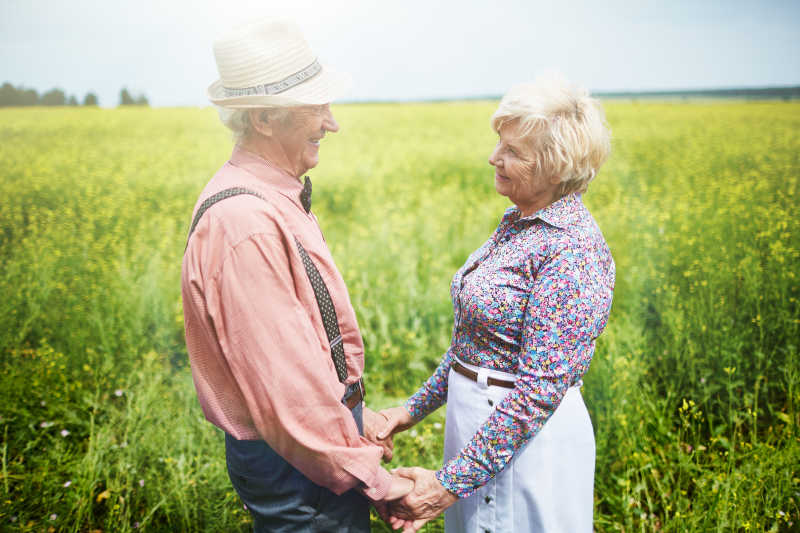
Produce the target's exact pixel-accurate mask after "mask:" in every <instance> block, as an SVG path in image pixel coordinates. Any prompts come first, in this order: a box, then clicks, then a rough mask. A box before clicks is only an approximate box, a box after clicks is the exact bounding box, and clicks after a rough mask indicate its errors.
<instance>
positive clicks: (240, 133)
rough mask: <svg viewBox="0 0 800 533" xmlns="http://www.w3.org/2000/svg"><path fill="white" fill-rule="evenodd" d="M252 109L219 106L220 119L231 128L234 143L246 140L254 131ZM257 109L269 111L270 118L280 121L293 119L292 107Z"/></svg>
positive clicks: (285, 121)
mask: <svg viewBox="0 0 800 533" xmlns="http://www.w3.org/2000/svg"><path fill="white" fill-rule="evenodd" d="M252 109H253V108H247V109H231V108H228V107H221V106H217V113H218V114H219V119H220V120H221V121H222V123H223V124H225V126H226V127H227V128H228V129H229V130H231V133H232V135H233V142H234V143H237V144H238V143H240V142H242V141H244V140H245V139H247V136H248V135H250V133H251V132H252V128H253V126H252V124H250V113H249V112H250V111H251V110H252ZM257 109H260V110H262V111H265V112H267V113H268V116H269V120H277V121H278V122H283V123H287V122H289V121H290V120H291V116H292V108H291V107H263V108H257Z"/></svg>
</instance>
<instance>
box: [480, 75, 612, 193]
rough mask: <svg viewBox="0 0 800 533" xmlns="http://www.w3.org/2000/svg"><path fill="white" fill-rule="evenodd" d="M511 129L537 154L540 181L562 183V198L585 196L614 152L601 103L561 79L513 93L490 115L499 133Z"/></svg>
mask: <svg viewBox="0 0 800 533" xmlns="http://www.w3.org/2000/svg"><path fill="white" fill-rule="evenodd" d="M508 123H516V124H518V126H519V128H520V129H519V133H520V135H522V136H523V138H525V139H526V140H528V142H529V144H530V146H531V147H532V148H533V150H532V156H533V165H532V166H533V168H534V172H535V173H536V175H538V176H544V177H558V178H560V180H561V185H560V187H559V191H558V194H559V197H563V196H566V195H567V194H570V193H573V192H579V193H582V192H585V191H586V189H587V187H588V186H589V182H590V181H592V179H594V177H595V176H596V175H597V172H598V171H599V170H600V167H601V166H602V164H603V163H604V162H605V160H606V159H607V158H608V154H609V152H610V151H611V132H610V130H609V128H608V125H607V124H606V119H605V113H604V112H603V107H602V106H601V105H600V102H599V101H598V100H596V99H594V98H591V97H590V96H589V92H588V91H587V90H586V89H584V88H581V87H576V86H574V85H571V84H570V83H569V82H567V81H566V79H564V78H563V77H562V76H560V75H554V74H551V75H548V76H544V77H540V78H537V79H536V80H535V81H534V82H533V83H523V84H520V85H515V86H514V87H512V88H511V90H509V91H508V93H506V95H505V96H504V97H503V99H502V100H501V101H500V106H499V107H498V108H497V111H495V112H494V114H493V115H492V128H494V130H495V131H496V132H498V133H499V132H500V129H501V128H502V127H503V125H504V124H508Z"/></svg>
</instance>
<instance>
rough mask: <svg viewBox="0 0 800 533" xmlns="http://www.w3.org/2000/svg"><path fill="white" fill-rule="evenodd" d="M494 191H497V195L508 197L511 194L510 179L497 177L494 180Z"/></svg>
mask: <svg viewBox="0 0 800 533" xmlns="http://www.w3.org/2000/svg"><path fill="white" fill-rule="evenodd" d="M494 190H496V191H497V194H500V195H502V196H508V195H509V193H510V192H511V182H510V180H509V179H508V178H501V177H500V176H495V178H494Z"/></svg>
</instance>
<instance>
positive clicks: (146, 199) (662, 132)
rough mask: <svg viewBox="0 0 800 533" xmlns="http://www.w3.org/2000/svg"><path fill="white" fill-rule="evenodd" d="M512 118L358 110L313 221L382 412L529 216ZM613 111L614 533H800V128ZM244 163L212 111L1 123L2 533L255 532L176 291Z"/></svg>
mask: <svg viewBox="0 0 800 533" xmlns="http://www.w3.org/2000/svg"><path fill="white" fill-rule="evenodd" d="M493 108H494V104H493V103H490V102H487V103H463V104H402V105H400V104H396V105H345V106H337V107H335V108H334V112H335V113H336V116H337V118H338V119H339V122H340V124H341V126H342V131H341V132H340V133H337V134H336V135H332V136H330V137H328V138H326V140H325V143H324V145H323V147H322V149H321V164H320V166H319V167H318V168H317V169H314V170H313V171H312V172H311V176H312V177H313V178H314V186H315V197H314V210H315V212H316V213H317V215H318V216H319V218H320V220H321V223H322V228H323V231H324V232H325V235H326V238H327V240H328V242H329V243H330V246H331V249H332V251H333V254H334V257H335V259H336V261H337V264H338V266H339V269H340V270H341V272H342V273H343V275H344V277H345V280H346V281H347V284H348V287H349V289H350V295H351V298H352V301H353V305H354V307H355V308H356V311H357V313H358V318H359V323H360V325H361V329H362V334H363V336H364V340H365V345H366V349H367V366H366V379H367V382H368V386H369V390H370V396H369V398H368V403H369V404H371V405H372V406H373V407H376V408H380V407H387V406H391V405H396V404H398V403H399V402H401V401H402V400H403V399H405V398H406V397H407V396H408V395H409V394H410V393H412V392H413V391H414V390H415V389H416V387H417V386H418V385H419V384H420V383H421V382H422V381H423V380H424V379H425V378H426V377H427V376H428V375H429V373H430V372H431V370H432V369H433V368H434V367H435V365H436V364H437V363H438V360H439V358H440V357H441V354H442V353H443V352H444V350H445V349H446V347H447V345H448V342H449V337H450V329H451V327H452V310H451V306H450V302H449V295H448V287H449V282H450V277H451V276H452V274H453V273H454V272H455V270H456V269H457V268H458V267H459V266H460V265H461V264H462V263H463V261H464V259H465V258H466V256H467V255H468V254H469V253H470V252H471V251H472V250H474V249H475V248H476V247H478V246H479V245H480V244H481V243H482V242H483V241H484V240H485V239H486V237H487V236H488V235H489V234H490V233H491V231H492V230H493V229H494V227H495V225H496V224H497V221H498V220H499V217H500V215H501V213H502V211H503V209H504V207H505V206H506V205H507V204H506V200H505V199H504V198H502V197H499V196H498V195H497V194H496V193H495V192H494V188H493V184H492V173H491V170H490V168H489V166H488V164H487V161H486V160H487V157H488V155H489V152H490V150H491V148H492V146H493V145H494V142H495V135H494V133H493V132H492V131H491V129H490V128H489V125H488V120H489V116H490V114H491V112H492V111H493ZM606 109H607V114H608V117H609V122H610V124H611V126H612V129H613V132H614V141H613V151H612V156H611V159H610V160H609V162H608V163H607V164H606V166H605V167H604V168H603V170H602V171H601V173H600V175H599V177H598V178H597V180H596V182H595V183H593V184H592V185H591V187H590V189H589V192H588V193H587V195H586V197H585V201H586V203H587V205H588V206H589V208H590V210H591V211H592V213H593V214H594V216H595V218H596V219H597V221H598V223H599V225H600V227H601V229H602V230H603V232H604V234H605V236H606V239H607V241H608V242H609V245H610V247H611V249H612V253H613V255H614V259H615V261H616V264H617V286H616V289H615V294H614V305H613V309H612V314H611V319H610V321H609V326H608V328H607V330H606V331H605V333H604V334H603V335H602V336H601V337H600V339H599V340H598V345H597V352H596V355H595V358H594V361H593V362H592V367H591V370H590V372H589V374H588V376H587V377H586V379H585V387H584V397H585V399H586V402H587V405H588V407H589V410H590V413H591V415H592V420H593V424H594V427H595V433H596V438H597V454H598V455H597V470H596V480H595V500H596V506H595V527H596V529H597V530H598V531H626V532H631V531H642V532H645V531H655V530H661V531H788V530H791V529H792V528H796V527H798V523H800V504H799V503H798V502H800V473H798V467H797V465H798V464H800V440H799V439H800V432H799V431H798V424H800V420H799V415H798V403H800V360H799V358H798V353H797V352H798V349H797V348H798V340H797V339H798V338H800V313H798V300H797V299H798V280H797V276H798V275H800V269H798V265H799V264H800V261H798V255H799V254H800V228H799V227H798V225H799V223H798V217H797V216H796V204H797V187H798V170H800V139H799V138H798V136H797V133H796V132H797V131H798V129H799V128H800V105H798V104H795V103H710V104H657V103H648V104H636V103H609V104H607V105H606ZM229 153H230V141H229V136H228V134H227V133H226V131H225V130H224V129H223V128H222V126H220V125H218V124H217V119H216V117H215V115H214V113H213V111H211V110H191V109H175V110H164V109H117V110H102V109H38V108H34V109H25V110H19V109H13V110H12V109H3V110H0V161H1V163H0V178H1V179H0V194H2V195H3V198H4V202H3V204H2V208H0V296H1V298H0V384H2V387H0V436H2V450H1V451H2V483H0V491H2V503H0V530H5V529H9V530H20V531H43V530H44V531H46V530H48V529H49V528H53V530H58V531H62V530H63V531H91V530H95V529H100V530H103V531H129V530H131V529H134V528H135V527H137V526H138V529H140V530H145V531H247V530H248V529H249V517H248V515H247V512H246V511H244V510H243V509H242V506H241V503H240V502H239V501H238V498H237V497H236V495H235V494H234V493H233V490H232V488H231V487H230V483H229V482H228V479H227V475H226V472H225V465H224V454H223V439H222V434H221V432H219V431H218V430H216V429H215V428H213V426H211V425H210V424H208V423H207V422H205V421H204V419H203V417H202V413H201V412H200V409H199V406H198V404H197V401H196V398H195V394H194V388H193V385H192V382H191V376H190V373H189V369H188V366H187V358H186V354H185V345H184V342H183V336H182V332H183V326H182V313H181V302H180V291H179V276H180V260H181V254H182V252H183V245H184V239H185V235H186V230H187V228H188V224H189V217H190V214H191V209H192V206H193V205H194V202H195V200H196V198H197V194H198V193H199V191H200V189H201V188H202V187H203V185H204V184H205V183H206V182H207V181H208V179H210V177H211V175H212V174H213V173H214V172H215V171H216V169H217V168H218V167H219V166H220V165H221V164H222V163H223V162H224V161H225V160H226V158H227V157H228V155H229ZM442 411H443V410H442ZM443 421H444V418H443V412H437V413H436V414H435V415H433V416H432V417H430V418H429V419H428V420H426V421H425V422H423V423H422V424H420V425H418V426H417V427H416V428H415V431H413V432H409V433H407V434H403V435H400V436H398V437H397V441H396V448H397V451H398V453H397V457H396V459H395V460H394V461H393V463H392V464H393V465H401V464H402V465H421V466H425V467H428V468H435V467H437V466H438V465H440V464H441V449H442V434H443V433H442V428H441V424H442V423H443ZM53 515H55V517H54V518H53ZM51 518H52V519H51ZM374 526H375V530H377V531H386V530H388V528H385V527H383V526H381V525H380V524H379V522H378V521H377V520H376V521H374ZM441 529H442V522H441V520H438V521H436V522H433V523H431V524H430V525H429V526H428V531H441Z"/></svg>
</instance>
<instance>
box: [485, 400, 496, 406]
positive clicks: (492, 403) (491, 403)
mask: <svg viewBox="0 0 800 533" xmlns="http://www.w3.org/2000/svg"><path fill="white" fill-rule="evenodd" d="M486 401H487V402H489V405H494V402H493V401H492V400H486Z"/></svg>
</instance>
